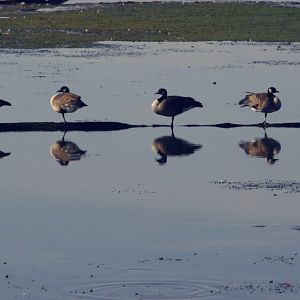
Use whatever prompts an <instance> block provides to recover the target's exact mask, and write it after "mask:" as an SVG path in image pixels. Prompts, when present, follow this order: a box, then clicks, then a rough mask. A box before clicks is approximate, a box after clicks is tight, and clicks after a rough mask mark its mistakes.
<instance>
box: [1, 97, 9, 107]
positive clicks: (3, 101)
mask: <svg viewBox="0 0 300 300" xmlns="http://www.w3.org/2000/svg"><path fill="white" fill-rule="evenodd" d="M1 106H11V103H9V102H8V101H5V100H2V99H0V107H1Z"/></svg>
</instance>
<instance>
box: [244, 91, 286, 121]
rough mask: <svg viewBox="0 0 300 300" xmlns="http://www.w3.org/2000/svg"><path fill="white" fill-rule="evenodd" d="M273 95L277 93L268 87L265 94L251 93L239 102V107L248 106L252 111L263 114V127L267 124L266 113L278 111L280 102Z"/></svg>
mask: <svg viewBox="0 0 300 300" xmlns="http://www.w3.org/2000/svg"><path fill="white" fill-rule="evenodd" d="M275 93H279V91H277V89H276V88H274V87H270V88H268V91H267V92H266V93H251V92H249V93H248V95H246V97H245V98H244V99H242V100H241V101H240V102H239V105H241V107H245V106H249V107H251V109H252V110H254V111H258V112H262V113H264V114H265V121H264V123H263V124H264V125H266V124H267V115H268V113H272V112H275V111H277V110H279V109H280V107H281V102H280V100H279V98H278V97H277V96H275V95H274V94H275Z"/></svg>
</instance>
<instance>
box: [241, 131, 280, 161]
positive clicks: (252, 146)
mask: <svg viewBox="0 0 300 300" xmlns="http://www.w3.org/2000/svg"><path fill="white" fill-rule="evenodd" d="M239 146H240V147H241V148H242V149H243V150H245V152H246V154H248V155H250V156H253V157H261V158H267V161H268V163H269V164H274V163H275V162H276V161H277V160H278V159H276V158H274V156H275V155H277V154H278V153H279V152H280V150H281V145H280V143H279V142H278V141H276V140H274V139H272V138H268V137H267V134H265V137H264V138H256V139H255V140H254V141H252V142H245V141H241V142H240V143H239Z"/></svg>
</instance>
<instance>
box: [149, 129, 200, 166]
mask: <svg viewBox="0 0 300 300" xmlns="http://www.w3.org/2000/svg"><path fill="white" fill-rule="evenodd" d="M151 148H152V150H153V152H155V153H157V154H158V155H159V156H160V158H157V159H156V161H157V162H158V163H159V164H160V165H164V164H165V163H166V162H167V159H168V156H188V155H191V154H193V153H195V152H196V151H198V150H199V149H201V148H202V145H200V144H193V143H190V142H188V141H186V140H184V139H180V138H176V137H175V136H174V133H173V131H172V135H167V136H161V137H158V138H156V139H155V140H154V141H153V142H152V144H151Z"/></svg>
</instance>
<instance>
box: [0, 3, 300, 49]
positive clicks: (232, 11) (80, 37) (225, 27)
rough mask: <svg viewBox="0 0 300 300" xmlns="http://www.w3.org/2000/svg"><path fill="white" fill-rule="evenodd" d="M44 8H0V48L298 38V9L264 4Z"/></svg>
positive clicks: (137, 4) (266, 40) (124, 5)
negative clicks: (114, 42) (124, 42)
mask: <svg viewBox="0 0 300 300" xmlns="http://www.w3.org/2000/svg"><path fill="white" fill-rule="evenodd" d="M49 7H50V6H47V8H48V10H41V8H43V6H34V5H32V6H28V7H27V8H20V7H19V6H12V7H7V6H5V7H2V8H1V9H0V19H1V23H0V29H1V31H0V47H1V48H55V47H86V46H93V44H94V43H95V42H97V41H107V40H116V41H213V40H214V41H222V40H230V41H238V40H247V41H249V40H252V41H265V42H271V41H287V42H294V41H299V37H300V10H299V9H298V8H291V7H282V6H274V5H270V4H249V3H248V4H240V3H222V4H220V3H185V4H183V3H157V2H152V3H114V4H109V3H106V4H97V5H82V6H69V5H66V6H63V7H65V8H66V9H64V10H63V9H60V10H53V11H51V9H49ZM50 8H51V7H50Z"/></svg>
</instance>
